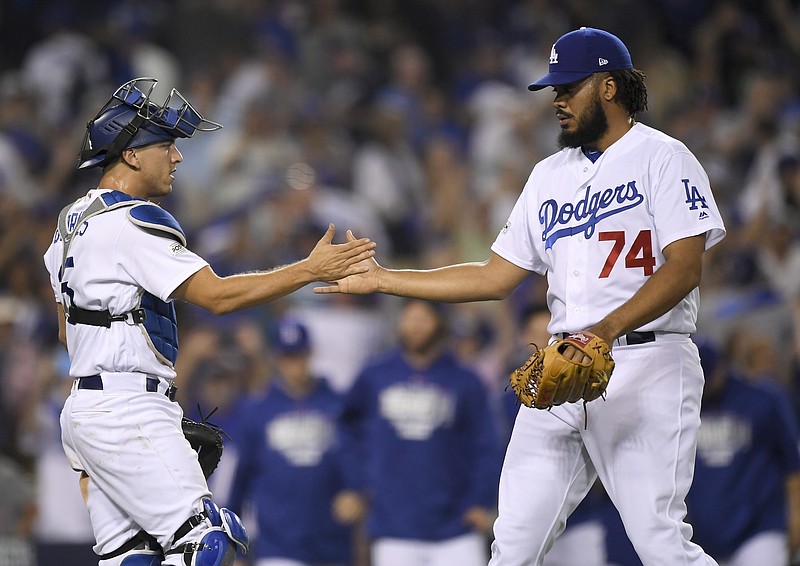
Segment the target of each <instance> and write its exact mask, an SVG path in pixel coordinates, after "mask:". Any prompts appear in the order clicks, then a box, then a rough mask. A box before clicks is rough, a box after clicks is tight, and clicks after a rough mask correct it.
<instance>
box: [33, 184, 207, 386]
mask: <svg viewBox="0 0 800 566" xmlns="http://www.w3.org/2000/svg"><path fill="white" fill-rule="evenodd" d="M105 192H108V191H105V190H100V189H93V190H91V191H89V192H88V193H87V195H86V196H84V197H82V198H80V199H78V200H77V201H76V202H75V203H74V205H73V206H72V209H71V210H70V214H69V217H68V218H69V221H68V222H69V223H70V224H71V225H74V223H75V222H76V221H77V219H78V217H79V215H80V213H81V212H83V210H84V209H86V207H87V206H88V205H89V203H90V202H91V201H92V200H94V199H95V198H97V197H98V196H99V195H101V194H103V193H105ZM146 206H152V205H146ZM128 211H129V207H122V208H117V209H114V210H110V211H108V212H104V213H102V214H98V215H97V216H93V217H91V218H89V219H88V220H87V221H85V222H84V223H83V226H80V227H78V228H77V230H76V232H75V237H74V238H73V240H72V243H71V246H70V248H69V254H68V259H67V263H66V266H65V269H64V273H63V275H60V274H59V272H60V271H61V262H62V250H63V241H62V239H61V237H60V235H59V233H58V231H56V233H55V236H54V238H53V242H52V244H51V245H50V247H49V248H48V250H47V252H46V253H45V256H44V262H45V265H46V267H47V270H48V271H49V272H50V284H51V285H52V287H53V290H54V292H55V299H56V302H58V303H61V304H62V305H63V306H64V307H65V309H68V308H69V305H74V306H76V307H80V308H82V309H86V310H91V311H102V310H105V309H108V310H109V311H110V313H111V314H112V315H118V314H122V313H127V312H130V311H131V310H133V309H135V308H138V307H139V304H140V301H141V297H142V295H143V293H145V292H146V293H150V294H152V295H153V296H155V297H157V298H158V299H160V300H162V301H168V300H169V297H170V295H171V294H172V292H173V291H174V290H175V289H176V288H177V287H178V286H179V285H180V284H181V283H183V282H184V281H185V280H186V279H187V278H188V277H189V276H191V275H192V274H194V273H196V272H197V271H199V270H200V269H202V268H203V267H204V266H206V265H208V263H207V262H206V261H205V260H204V259H202V258H200V257H199V256H197V255H196V254H194V253H193V252H191V251H189V250H188V249H186V248H185V247H184V246H183V245H181V244H180V243H178V242H177V241H176V240H175V239H173V238H170V237H168V234H166V233H164V232H159V231H158V230H145V229H143V228H142V227H141V226H139V225H137V224H135V223H134V222H132V221H131V219H130V217H129V215H128ZM87 236H88V237H87ZM67 344H68V345H69V348H68V350H69V355H70V361H71V364H70V375H71V376H73V377H86V376H91V375H97V374H100V373H105V372H109V373H121V372H139V373H144V374H147V375H152V376H158V377H164V378H167V379H173V378H174V377H175V370H174V369H173V367H172V363H171V362H170V361H169V360H165V359H164V356H160V355H159V354H158V353H157V352H156V351H155V349H154V348H153V346H152V341H151V339H150V338H149V337H148V335H147V332H146V331H145V329H144V327H143V326H142V325H141V324H133V323H131V322H126V321H120V322H112V323H111V327H110V328H103V327H98V326H89V325H85V324H67Z"/></svg>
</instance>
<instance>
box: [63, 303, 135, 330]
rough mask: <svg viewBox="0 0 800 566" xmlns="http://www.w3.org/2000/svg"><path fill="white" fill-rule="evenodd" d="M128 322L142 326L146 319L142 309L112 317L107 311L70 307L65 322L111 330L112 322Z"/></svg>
mask: <svg viewBox="0 0 800 566" xmlns="http://www.w3.org/2000/svg"><path fill="white" fill-rule="evenodd" d="M129 317H130V320H131V322H132V323H133V324H142V323H143V322H144V321H145V320H146V319H147V313H146V312H145V310H144V309H134V310H132V311H130V312H126V313H125V314H117V315H113V316H112V314H111V313H110V312H109V311H108V309H106V310H104V311H90V310H86V309H82V308H80V307H75V306H71V307H69V311H68V312H67V322H69V323H70V324H87V325H89V326H104V327H106V328H111V323H112V322H122V321H127V320H128V318H129Z"/></svg>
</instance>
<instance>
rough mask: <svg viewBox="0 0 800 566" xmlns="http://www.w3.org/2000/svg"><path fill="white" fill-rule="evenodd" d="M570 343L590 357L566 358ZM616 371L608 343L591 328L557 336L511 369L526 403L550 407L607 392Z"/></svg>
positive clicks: (515, 387) (514, 384) (513, 381)
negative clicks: (593, 332)
mask: <svg viewBox="0 0 800 566" xmlns="http://www.w3.org/2000/svg"><path fill="white" fill-rule="evenodd" d="M569 344H572V345H573V346H575V347H576V348H578V349H579V350H581V351H582V352H583V353H584V354H585V355H586V356H588V357H589V358H590V359H589V361H587V362H585V363H580V362H577V361H574V360H570V359H568V358H565V357H564V350H565V349H566V348H567V346H568V345H569ZM534 347H535V345H534ZM612 371H614V359H613V358H612V357H611V348H610V347H609V346H608V344H606V342H605V341H604V340H603V339H601V338H598V337H597V336H595V335H594V334H592V333H591V332H585V331H584V332H576V333H574V334H570V335H569V336H567V337H566V338H564V339H561V338H557V339H556V340H555V342H553V343H552V344H550V345H549V346H547V347H546V348H542V349H538V348H537V349H536V351H535V352H534V353H533V354H532V355H531V357H529V358H528V360H527V361H526V362H525V363H524V364H523V365H522V367H520V368H518V369H515V370H514V371H513V372H512V373H511V376H510V381H511V384H510V387H511V389H513V391H514V393H515V394H516V395H517V399H519V401H520V403H522V404H523V405H525V406H526V407H535V408H537V409H550V408H552V407H554V406H556V405H561V404H562V403H574V402H576V401H579V400H581V399H583V401H584V402H589V401H593V400H595V399H597V398H598V397H601V396H603V394H604V393H605V391H606V387H607V386H608V380H609V378H610V377H611V372H612Z"/></svg>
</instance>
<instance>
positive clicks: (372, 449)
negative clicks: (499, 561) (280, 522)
mask: <svg viewBox="0 0 800 566" xmlns="http://www.w3.org/2000/svg"><path fill="white" fill-rule="evenodd" d="M445 322H446V318H445V313H444V312H443V311H442V308H441V307H440V306H439V305H436V304H434V303H427V302H423V301H409V302H407V303H405V304H404V305H403V308H402V309H401V312H400V317H399V324H398V337H399V341H400V347H399V348H397V349H396V350H394V351H391V352H389V353H388V354H386V355H385V356H384V357H383V358H381V359H378V360H376V361H374V362H372V363H370V364H368V365H367V366H366V367H365V368H364V369H363V370H362V372H361V373H360V375H359V376H358V377H357V378H356V381H355V383H354V384H353V386H352V387H351V389H350V390H349V391H348V394H347V397H346V404H345V414H344V419H345V421H344V427H345V430H346V431H347V432H348V434H347V435H346V437H345V438H346V439H347V442H348V445H347V452H348V453H349V454H350V455H351V457H352V460H350V470H351V472H353V475H350V476H349V477H350V482H351V483H350V487H351V488H354V489H356V490H357V491H358V492H360V493H361V494H362V495H363V496H365V498H366V500H367V504H368V506H369V514H368V517H367V532H368V534H369V535H370V537H371V538H372V540H373V544H372V551H371V554H372V561H373V566H393V565H397V564H402V565H403V566H421V565H426V566H451V565H453V564H458V565H459V566H485V564H486V562H487V560H488V542H487V540H486V533H487V531H488V529H489V528H490V527H491V521H492V520H493V518H494V512H495V505H496V502H495V496H496V484H497V481H498V477H499V473H500V465H501V459H502V455H501V453H500V449H499V448H500V443H499V438H498V434H497V432H496V428H495V426H494V421H493V418H494V417H493V415H492V413H491V412H490V408H489V402H488V395H487V391H486V388H485V387H484V385H483V383H482V382H481V381H480V379H479V378H478V376H477V375H476V374H475V373H474V372H473V371H472V370H470V369H468V368H467V367H466V366H463V365H461V364H460V363H459V362H458V361H457V360H456V358H455V356H454V355H453V354H452V353H450V352H449V351H447V349H446V340H447V337H446V331H445ZM357 463H363V464H362V467H359V466H358V465H357ZM353 496H354V495H353V492H352V491H351V492H345V493H343V494H341V496H340V497H341V498H343V499H347V498H353ZM340 503H341V500H340Z"/></svg>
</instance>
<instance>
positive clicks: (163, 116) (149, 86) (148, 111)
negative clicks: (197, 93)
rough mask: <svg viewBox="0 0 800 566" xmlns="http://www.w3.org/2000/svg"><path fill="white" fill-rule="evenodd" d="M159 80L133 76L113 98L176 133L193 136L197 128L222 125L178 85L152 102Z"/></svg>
mask: <svg viewBox="0 0 800 566" xmlns="http://www.w3.org/2000/svg"><path fill="white" fill-rule="evenodd" d="M156 83H158V79H154V78H151V77H142V78H138V79H133V80H132V81H129V82H127V83H125V84H124V85H122V86H121V87H119V88H118V89H117V91H116V92H115V93H114V95H113V97H112V99H116V100H120V101H121V102H124V103H125V104H127V105H128V106H131V107H133V108H136V109H137V111H138V114H139V116H141V117H142V118H143V119H145V120H146V121H148V122H151V123H153V124H155V125H156V126H158V127H160V128H163V129H165V130H169V131H176V132H177V133H175V136H176V137H186V138H190V137H192V136H193V135H194V133H195V132H196V131H201V132H212V131H214V130H218V129H219V128H221V127H222V124H218V123H217V122H212V121H211V120H207V119H205V118H203V116H202V115H201V114H200V113H199V112H198V111H197V110H196V109H195V108H194V106H192V104H191V103H190V102H189V101H188V100H186V98H184V97H183V95H182V94H181V93H180V92H179V91H178V90H177V89H175V88H173V89H172V90H171V91H170V93H169V96H168V97H167V99H166V100H165V101H164V103H163V104H161V105H160V106H159V105H158V104H156V103H154V102H151V101H150V95H151V94H152V92H153V89H154V88H155V86H156Z"/></svg>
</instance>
